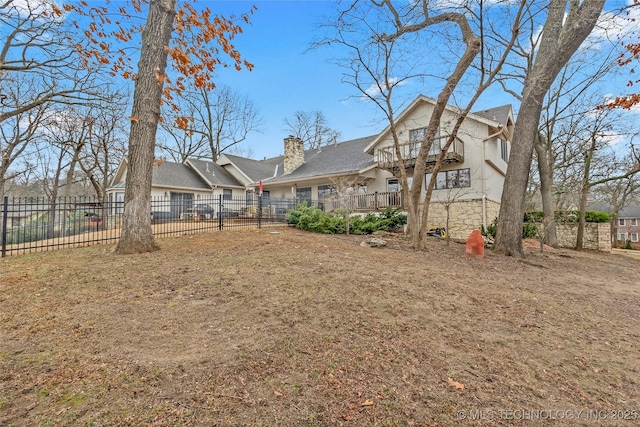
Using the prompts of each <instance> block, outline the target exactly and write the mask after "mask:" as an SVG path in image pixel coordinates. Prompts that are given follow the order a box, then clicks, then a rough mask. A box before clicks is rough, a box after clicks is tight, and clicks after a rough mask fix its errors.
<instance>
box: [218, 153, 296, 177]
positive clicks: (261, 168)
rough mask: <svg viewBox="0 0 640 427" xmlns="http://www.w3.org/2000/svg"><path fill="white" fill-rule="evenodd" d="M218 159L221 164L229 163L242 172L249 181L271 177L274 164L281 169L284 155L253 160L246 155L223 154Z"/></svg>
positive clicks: (274, 169) (273, 172) (274, 170)
mask: <svg viewBox="0 0 640 427" xmlns="http://www.w3.org/2000/svg"><path fill="white" fill-rule="evenodd" d="M219 161H221V163H222V164H229V163H231V164H232V165H233V166H235V167H236V169H238V170H239V171H240V172H242V174H243V175H244V176H245V177H247V179H248V180H249V181H250V182H258V181H260V180H261V179H262V180H264V179H266V178H269V177H272V176H273V175H274V174H275V173H276V166H277V165H280V166H279V167H278V169H279V170H280V171H282V168H283V166H282V164H283V163H284V156H278V157H272V158H270V159H265V160H254V159H248V158H246V157H240V156H234V155H231V154H223V155H222V156H220V159H219Z"/></svg>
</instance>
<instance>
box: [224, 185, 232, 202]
mask: <svg viewBox="0 0 640 427" xmlns="http://www.w3.org/2000/svg"><path fill="white" fill-rule="evenodd" d="M232 195H233V192H232V190H231V189H229V188H224V189H223V190H222V200H231V198H232Z"/></svg>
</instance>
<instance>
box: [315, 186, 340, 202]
mask: <svg viewBox="0 0 640 427" xmlns="http://www.w3.org/2000/svg"><path fill="white" fill-rule="evenodd" d="M335 192H336V190H335V188H334V187H332V186H331V185H318V200H322V199H326V198H328V197H331V196H332V195H333V194H334V193H335Z"/></svg>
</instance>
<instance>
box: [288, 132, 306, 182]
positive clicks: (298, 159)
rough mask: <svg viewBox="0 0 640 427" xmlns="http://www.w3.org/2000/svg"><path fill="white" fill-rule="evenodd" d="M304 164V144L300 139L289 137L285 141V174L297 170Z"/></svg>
mask: <svg viewBox="0 0 640 427" xmlns="http://www.w3.org/2000/svg"><path fill="white" fill-rule="evenodd" d="M303 163H304V142H302V140H301V139H300V138H297V137H295V136H293V135H289V136H288V137H286V138H285V139H284V173H285V175H286V174H288V173H291V172H293V171H294V170H296V169H297V168H298V167H299V166H300V165H302V164H303Z"/></svg>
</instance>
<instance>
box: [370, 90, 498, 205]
mask: <svg viewBox="0 0 640 427" xmlns="http://www.w3.org/2000/svg"><path fill="white" fill-rule="evenodd" d="M432 111H433V105H432V104H430V103H427V102H423V103H421V104H419V105H418V106H417V107H416V108H414V109H413V110H412V111H410V112H409V113H408V114H407V115H406V116H405V117H404V118H403V120H402V121H401V122H400V123H398V124H397V129H398V133H399V137H400V142H401V143H408V142H409V131H410V130H412V129H417V128H421V127H426V126H427V125H428V123H429V118H430V117H431V113H432ZM456 119H457V115H456V114H455V112H454V111H451V110H445V112H444V113H443V116H442V120H441V125H440V135H441V136H444V135H447V134H448V133H450V132H451V130H452V128H453V125H454V124H455V121H456ZM491 132H492V130H491V128H490V127H489V126H488V125H487V123H486V122H483V121H480V120H476V119H474V116H473V115H471V116H469V117H468V118H467V120H465V121H464V122H463V124H462V126H461V127H460V129H459V131H458V137H459V138H460V139H461V140H462V141H463V142H464V162H462V163H455V162H454V163H450V164H445V165H443V167H442V169H441V171H447V170H454V169H467V168H468V169H469V171H470V174H471V187H470V188H465V189H463V190H464V191H462V192H460V193H459V194H458V195H457V198H458V199H466V200H474V199H479V198H481V197H482V195H483V194H485V195H486V197H487V198H488V199H490V200H500V198H501V196H502V189H503V185H504V176H505V173H506V170H507V163H506V162H505V161H504V160H502V158H501V155H500V142H499V140H498V139H497V138H491V139H488V140H486V141H485V139H487V138H488V137H489V136H490V134H491ZM483 145H484V147H483ZM392 146H393V140H392V138H391V135H390V134H389V135H388V136H387V137H386V138H384V139H383V140H382V141H381V142H380V143H379V144H378V145H377V147H376V149H375V150H374V156H375V158H376V159H378V157H377V156H378V155H379V154H378V153H379V148H384V147H386V148H388V147H392ZM483 159H486V160H485V161H483ZM428 176H430V174H428ZM385 183H386V180H384V181H383V182H381V183H378V182H376V190H375V191H386V189H382V188H379V187H381V186H382V185H383V184H385ZM483 184H484V185H483ZM424 185H426V182H425V183H424ZM446 192H447V190H435V192H434V194H435V195H436V196H438V197H439V198H440V199H441V200H442V199H444V198H446V197H447V196H446V194H445V193H446Z"/></svg>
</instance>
